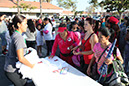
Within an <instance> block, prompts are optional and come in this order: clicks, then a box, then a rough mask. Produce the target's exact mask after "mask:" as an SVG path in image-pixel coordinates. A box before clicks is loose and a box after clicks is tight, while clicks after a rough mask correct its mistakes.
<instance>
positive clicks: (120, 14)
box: [119, 12, 122, 24]
mask: <svg viewBox="0 0 129 86" xmlns="http://www.w3.org/2000/svg"><path fill="white" fill-rule="evenodd" d="M119 16H120V19H119V24H121V19H122V13H121V12H119Z"/></svg>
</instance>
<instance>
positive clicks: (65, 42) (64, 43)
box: [49, 24, 80, 65]
mask: <svg viewBox="0 0 129 86" xmlns="http://www.w3.org/2000/svg"><path fill="white" fill-rule="evenodd" d="M57 32H59V34H57V35H56V38H55V41H54V44H53V47H52V53H51V56H50V57H49V58H53V57H54V56H55V53H56V50H57V46H58V45H59V49H60V58H61V59H62V60H64V61H66V62H68V63H69V64H71V65H73V62H72V56H73V54H71V50H72V48H73V47H75V46H77V45H78V44H79V42H80V41H79V39H78V38H77V37H76V36H75V34H74V33H73V32H69V31H68V30H67V28H66V25H65V24H61V25H60V26H59V28H58V31H57Z"/></svg>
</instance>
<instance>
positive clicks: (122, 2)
mask: <svg viewBox="0 0 129 86" xmlns="http://www.w3.org/2000/svg"><path fill="white" fill-rule="evenodd" d="M91 1H94V0H91ZM92 3H93V4H94V2H92ZM97 3H98V1H97ZM98 5H99V6H101V7H102V6H103V7H104V9H105V10H107V12H112V11H116V12H118V13H119V16H120V23H121V18H122V13H123V12H125V11H126V10H127V9H129V0H102V1H101V2H99V3H98Z"/></svg>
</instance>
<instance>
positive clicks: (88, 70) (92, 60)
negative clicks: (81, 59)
mask: <svg viewBox="0 0 129 86" xmlns="http://www.w3.org/2000/svg"><path fill="white" fill-rule="evenodd" d="M94 62H95V56H93V57H92V59H91V61H90V64H89V66H88V68H87V74H88V75H89V76H90V74H91V67H92V65H93V63H94Z"/></svg>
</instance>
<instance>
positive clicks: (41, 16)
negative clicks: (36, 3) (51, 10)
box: [40, 0, 42, 19]
mask: <svg viewBox="0 0 129 86" xmlns="http://www.w3.org/2000/svg"><path fill="white" fill-rule="evenodd" d="M40 18H41V19H42V0H40Z"/></svg>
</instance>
